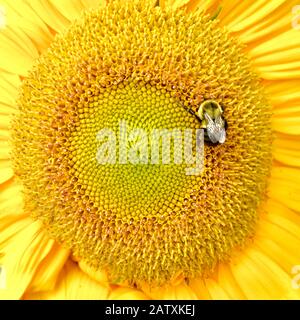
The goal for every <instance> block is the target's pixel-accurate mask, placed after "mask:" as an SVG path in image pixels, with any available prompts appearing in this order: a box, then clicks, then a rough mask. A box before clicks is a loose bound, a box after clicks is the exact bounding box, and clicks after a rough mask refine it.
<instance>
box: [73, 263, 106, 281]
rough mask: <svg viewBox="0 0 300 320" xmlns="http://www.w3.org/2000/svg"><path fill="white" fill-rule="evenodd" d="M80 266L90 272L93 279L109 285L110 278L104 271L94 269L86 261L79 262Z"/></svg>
mask: <svg viewBox="0 0 300 320" xmlns="http://www.w3.org/2000/svg"><path fill="white" fill-rule="evenodd" d="M78 266H79V268H80V269H81V270H82V271H83V272H85V273H86V274H88V275H89V276H90V277H91V278H92V279H94V280H96V281H98V282H99V283H101V284H102V285H103V286H108V278H107V275H106V273H105V272H104V271H99V270H94V269H93V268H91V267H90V266H88V265H87V264H86V263H85V262H84V261H79V262H78Z"/></svg>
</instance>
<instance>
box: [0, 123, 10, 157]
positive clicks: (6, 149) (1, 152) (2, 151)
mask: <svg viewBox="0 0 300 320" xmlns="http://www.w3.org/2000/svg"><path fill="white" fill-rule="evenodd" d="M0 119H1V118H0ZM0 128H1V129H3V127H2V125H1V122H0ZM10 155H11V145H10V143H9V141H8V140H1V139H0V160H7V159H10V157H11V156H10Z"/></svg>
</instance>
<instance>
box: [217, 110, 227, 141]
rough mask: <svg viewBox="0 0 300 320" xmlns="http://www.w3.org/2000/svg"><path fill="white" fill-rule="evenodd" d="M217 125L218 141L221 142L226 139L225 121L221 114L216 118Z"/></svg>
mask: <svg viewBox="0 0 300 320" xmlns="http://www.w3.org/2000/svg"><path fill="white" fill-rule="evenodd" d="M215 125H216V127H217V130H218V141H219V143H224V142H225V140H226V131H225V122H224V120H223V119H222V117H221V116H218V117H217V118H216V119H215Z"/></svg>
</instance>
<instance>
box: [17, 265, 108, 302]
mask: <svg viewBox="0 0 300 320" xmlns="http://www.w3.org/2000/svg"><path fill="white" fill-rule="evenodd" d="M107 297H108V288H107V287H105V286H102V285H100V284H99V283H98V282H96V281H94V280H92V279H91V278H90V277H89V276H88V275H86V274H85V273H84V272H82V271H81V270H80V268H79V267H78V265H77V264H76V263H75V262H73V261H71V260H68V261H67V263H66V264H65V266H64V268H63V270H62V271H61V272H60V275H59V278H58V280H57V283H56V286H55V288H54V290H49V291H46V292H36V293H28V294H26V295H25V296H24V297H23V298H24V299H30V300H105V299H107Z"/></svg>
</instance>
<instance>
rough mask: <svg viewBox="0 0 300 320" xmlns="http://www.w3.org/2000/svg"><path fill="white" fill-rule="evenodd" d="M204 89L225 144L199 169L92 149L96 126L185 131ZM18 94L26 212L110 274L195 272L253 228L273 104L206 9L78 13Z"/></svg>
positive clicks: (164, 276)
mask: <svg viewBox="0 0 300 320" xmlns="http://www.w3.org/2000/svg"><path fill="white" fill-rule="evenodd" d="M208 99H213V100H215V101H216V102H217V103H218V104H219V105H221V106H222V108H223V111H224V113H223V115H224V118H225V119H226V121H227V123H228V129H227V132H226V136H227V138H226V141H225V143H223V144H216V145H212V144H205V147H204V170H203V172H202V173H201V174H200V175H187V174H186V169H187V168H188V167H190V165H189V164H186V163H184V162H182V163H179V164H178V163H168V164H165V163H164V162H163V161H162V159H159V161H158V163H155V164H154V163H149V162H148V163H135V164H134V163H125V164H124V163H120V161H119V156H120V152H121V151H120V146H121V143H120V141H119V140H118V141H116V142H115V144H114V145H115V147H116V149H117V152H116V154H115V157H113V158H114V159H116V161H115V162H114V163H105V164H103V163H99V161H98V160H99V159H98V160H97V152H98V150H99V148H100V147H101V141H100V140H99V136H98V133H99V132H100V131H101V130H103V129H109V130H111V131H113V132H118V130H119V128H120V124H122V123H126V128H127V130H129V131H130V130H131V129H134V128H140V129H143V130H144V132H146V133H147V134H150V133H151V132H152V130H153V129H162V130H163V129H167V130H173V129H180V130H184V129H193V130H195V129H197V128H199V121H198V119H197V118H196V117H194V116H192V115H191V114H190V113H189V112H187V110H186V108H189V109H191V110H194V112H196V111H197V109H198V108H199V105H200V104H201V103H202V102H203V101H205V100H208ZM18 104H19V113H18V114H17V115H16V117H15V119H14V137H13V140H14V141H13V142H14V153H15V157H14V159H15V170H16V173H17V175H18V176H19V177H20V180H21V181H22V183H23V186H24V195H25V208H26V210H27V211H28V212H30V213H31V214H32V215H33V216H34V217H36V218H37V219H39V220H41V221H42V222H43V224H44V226H45V228H47V230H48V231H49V233H50V235H51V236H52V237H53V238H55V239H56V240H57V241H59V242H60V243H62V244H64V245H66V246H67V247H69V248H71V250H72V252H73V255H74V256H76V257H78V258H79V259H81V260H84V261H85V262H86V263H87V264H88V265H89V266H91V267H93V268H95V269H97V270H102V269H105V270H107V272H108V273H109V274H110V276H111V277H112V279H114V280H120V281H124V280H128V281H129V282H131V283H133V282H136V283H141V282H143V281H147V282H149V283H155V284H161V283H164V282H166V281H170V280H171V279H172V278H174V277H175V276H176V275H178V274H182V275H184V276H185V277H195V276H198V275H204V274H205V273H207V272H210V271H212V270H213V268H214V267H215V265H216V264H217V263H218V262H219V261H224V260H226V259H228V257H229V255H230V253H231V252H232V250H233V249H234V248H235V247H240V246H243V245H244V244H245V243H246V241H247V239H249V238H250V237H251V236H252V235H253V233H254V229H255V224H256V220H257V217H258V214H257V209H258V206H259V203H260V201H261V200H262V198H263V195H264V190H265V186H266V178H267V176H268V173H269V169H270V154H271V151H270V150H271V143H270V142H271V126H270V112H269V107H268V104H267V103H266V101H265V99H264V96H263V93H262V91H261V89H260V84H259V82H258V80H257V78H256V76H255V74H254V73H253V72H252V71H251V67H250V66H249V62H248V60H247V58H246V57H244V54H243V51H242V47H241V46H240V45H239V43H238V42H237V41H236V40H235V39H233V38H231V37H230V36H229V35H228V33H227V31H226V30H224V29H222V28H220V27H219V26H218V23H217V22H216V21H212V20H211V18H210V17H209V16H206V15H203V13H201V12H199V11H196V12H194V13H190V14H187V13H186V12H185V11H184V10H178V11H176V12H174V11H170V10H167V9H166V10H162V9H161V8H160V7H157V6H155V5H154V2H152V1H150V2H147V4H144V3H143V4H141V3H140V2H139V3H136V2H134V1H133V2H130V3H127V2H126V3H125V4H124V3H121V2H118V1H116V2H114V3H112V4H110V5H108V6H107V7H105V8H101V9H99V10H94V11H89V12H86V13H85V14H84V16H83V17H82V19H81V20H80V21H77V22H74V23H73V24H72V25H71V27H70V28H69V30H68V31H67V32H66V33H64V34H61V35H58V36H57V37H56V38H55V41H54V42H53V44H52V45H51V47H50V48H49V50H47V51H46V52H45V53H44V54H42V56H41V57H40V59H39V60H38V61H37V63H36V65H35V67H34V68H33V70H32V71H31V72H30V73H29V75H28V77H27V78H26V79H25V80H24V81H23V85H22V88H21V94H20V99H19V102H18ZM142 146H145V143H144V144H142ZM125 149H126V150H125V151H126V152H132V148H131V147H130V146H127V147H126V148H125ZM172 152H173V153H174V150H173V149H172V147H171V153H172Z"/></svg>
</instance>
